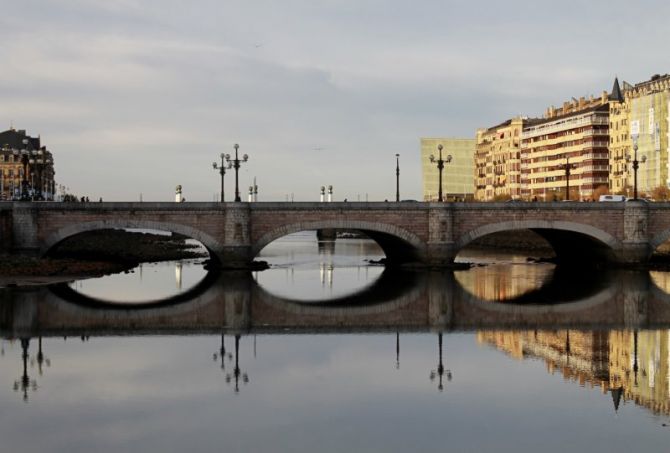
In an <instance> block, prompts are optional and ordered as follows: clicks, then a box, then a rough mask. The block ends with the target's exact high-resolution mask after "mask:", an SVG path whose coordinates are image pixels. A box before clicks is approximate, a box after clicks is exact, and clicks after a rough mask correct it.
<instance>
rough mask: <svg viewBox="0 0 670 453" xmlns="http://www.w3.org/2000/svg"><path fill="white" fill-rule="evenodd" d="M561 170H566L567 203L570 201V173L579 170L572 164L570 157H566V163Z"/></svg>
mask: <svg viewBox="0 0 670 453" xmlns="http://www.w3.org/2000/svg"><path fill="white" fill-rule="evenodd" d="M561 168H563V170H565V201H569V200H570V171H571V170H573V169H575V168H577V166H576V165H575V164H571V163H570V157H569V156H566V158H565V163H564V164H563V165H561Z"/></svg>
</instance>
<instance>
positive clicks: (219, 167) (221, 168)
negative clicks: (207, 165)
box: [212, 153, 232, 203]
mask: <svg viewBox="0 0 670 453" xmlns="http://www.w3.org/2000/svg"><path fill="white" fill-rule="evenodd" d="M219 157H221V165H217V164H216V162H212V168H214V170H219V173H220V174H221V203H223V202H224V198H223V177H224V176H225V175H226V169H230V168H232V164H231V163H230V162H228V163H227V164H226V163H225V162H224V159H225V160H228V159H230V154H224V153H221V154H220V155H219Z"/></svg>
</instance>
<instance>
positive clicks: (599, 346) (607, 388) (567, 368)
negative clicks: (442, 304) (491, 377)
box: [477, 330, 670, 416]
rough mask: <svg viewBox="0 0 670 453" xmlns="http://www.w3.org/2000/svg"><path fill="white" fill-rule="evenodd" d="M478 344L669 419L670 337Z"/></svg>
mask: <svg viewBox="0 0 670 453" xmlns="http://www.w3.org/2000/svg"><path fill="white" fill-rule="evenodd" d="M477 341H478V342H479V343H483V344H491V345H493V346H495V347H496V348H498V349H500V350H501V351H504V352H506V353H507V354H509V355H510V356H511V357H514V358H516V359H519V360H523V359H528V358H540V359H542V360H544V361H545V363H546V365H547V371H548V372H549V373H552V374H553V373H556V372H560V373H561V374H562V375H563V378H564V379H565V380H569V381H574V382H578V383H579V385H581V386H591V387H599V388H600V389H601V390H602V392H603V393H609V394H610V395H611V396H612V399H613V403H614V407H615V410H616V409H618V407H619V403H620V399H621V398H622V399H623V401H624V402H627V401H632V402H634V403H635V404H637V405H640V406H644V407H646V408H648V409H650V410H651V411H652V412H653V413H655V414H662V415H666V416H667V415H670V331H669V330H641V331H638V330H612V331H578V330H558V331H536V330H531V331H487V332H479V333H478V334H477Z"/></svg>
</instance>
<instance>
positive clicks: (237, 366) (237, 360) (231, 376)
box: [226, 334, 249, 393]
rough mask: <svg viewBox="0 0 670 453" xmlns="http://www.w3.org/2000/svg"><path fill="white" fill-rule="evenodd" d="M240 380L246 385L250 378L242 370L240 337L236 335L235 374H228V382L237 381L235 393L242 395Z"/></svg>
mask: <svg viewBox="0 0 670 453" xmlns="http://www.w3.org/2000/svg"><path fill="white" fill-rule="evenodd" d="M240 378H242V382H243V383H244V384H248V383H249V376H248V375H247V373H244V372H242V370H240V335H239V334H238V335H235V369H234V370H233V374H226V382H227V383H231V382H232V381H233V379H234V380H235V393H240Z"/></svg>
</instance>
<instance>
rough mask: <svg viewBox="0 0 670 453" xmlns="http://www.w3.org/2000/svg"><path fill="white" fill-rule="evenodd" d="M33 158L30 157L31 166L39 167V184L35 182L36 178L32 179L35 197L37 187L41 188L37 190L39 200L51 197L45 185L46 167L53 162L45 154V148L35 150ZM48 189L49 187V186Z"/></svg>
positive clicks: (32, 175)
mask: <svg viewBox="0 0 670 453" xmlns="http://www.w3.org/2000/svg"><path fill="white" fill-rule="evenodd" d="M32 154H33V158H32V159H30V161H29V162H30V166H31V167H35V169H37V185H35V183H34V179H31V183H32V189H33V197H34V194H35V191H36V189H39V190H38V191H37V193H38V195H37V199H38V200H48V199H49V190H45V186H46V185H47V184H46V182H47V181H45V173H46V169H47V168H48V166H49V165H50V164H51V162H52V161H51V159H49V158H48V157H47V155H45V153H44V151H43V150H41V149H40V150H37V151H33V152H32ZM33 177H34V172H32V171H31V178H33ZM47 189H48V187H47Z"/></svg>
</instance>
